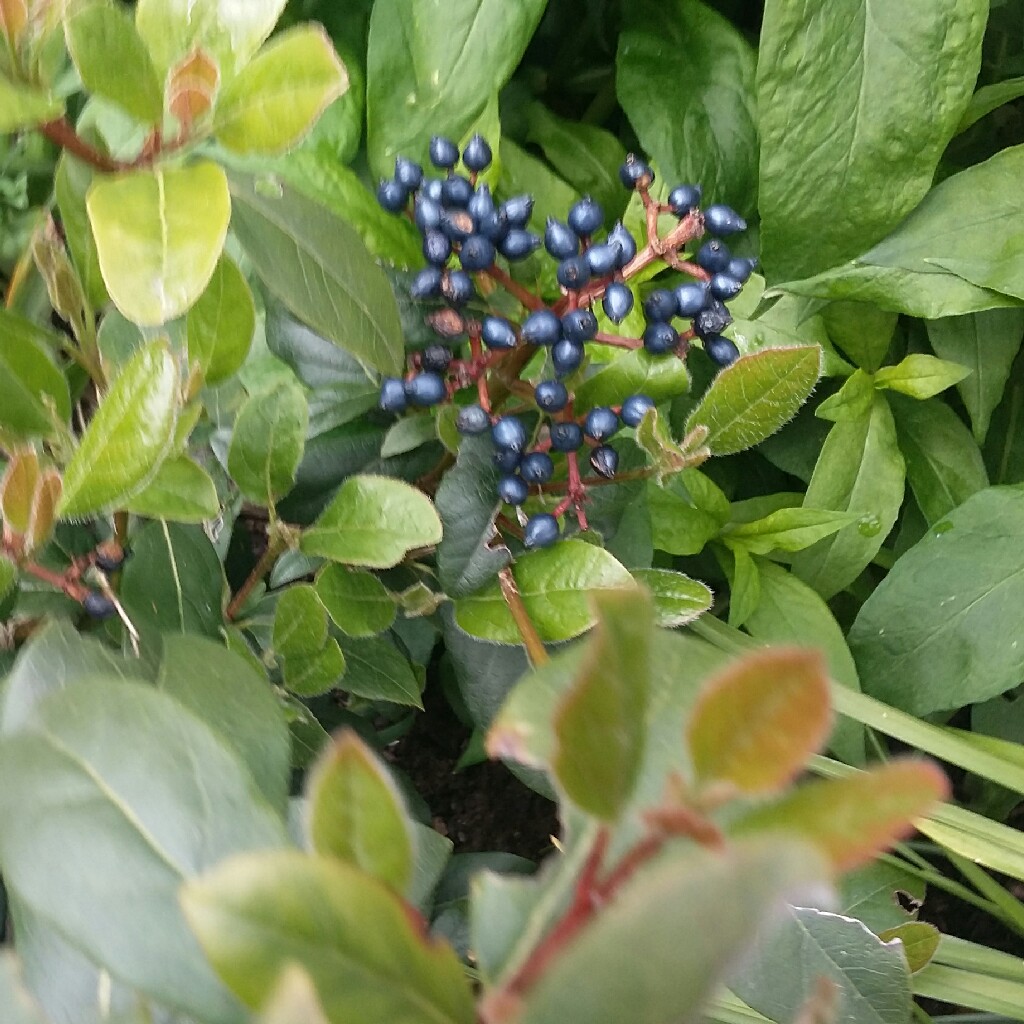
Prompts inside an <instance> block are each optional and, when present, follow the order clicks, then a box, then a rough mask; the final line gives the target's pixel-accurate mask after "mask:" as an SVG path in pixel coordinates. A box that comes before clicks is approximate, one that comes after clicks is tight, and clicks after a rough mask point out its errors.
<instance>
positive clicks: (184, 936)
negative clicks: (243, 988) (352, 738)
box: [0, 676, 286, 1024]
mask: <svg viewBox="0 0 1024 1024" xmlns="http://www.w3.org/2000/svg"><path fill="white" fill-rule="evenodd" d="M143 763H144V764H145V765H146V771H145V772H140V771H139V770H138V766H139V765H140V764H143ZM0 765H2V766H3V768H2V771H3V777H4V779H5V780H7V782H8V785H6V786H5V787H4V788H3V791H2V792H0V815H2V817H3V820H4V821H5V822H6V823H7V827H5V828H4V830H3V834H2V836H0V863H2V865H3V872H4V881H5V883H6V885H7V886H8V889H9V891H11V892H12V893H13V894H14V895H16V896H17V898H18V899H19V900H20V901H22V902H23V903H24V905H26V906H27V907H29V908H31V910H32V911H33V912H34V913H36V914H38V915H40V916H41V917H42V918H44V919H49V920H51V921H59V922H60V929H61V933H62V935H63V936H64V937H65V938H66V939H68V941H70V942H71V943H72V944H74V945H75V946H78V947H79V948H82V949H88V950H89V953H90V956H92V957H94V958H95V959H96V961H97V962H98V963H99V964H100V965H102V966H103V967H105V968H106V969H107V970H108V971H109V972H110V974H111V975H113V976H114V977H116V978H118V979H119V980H121V981H124V982H126V983H128V984H130V985H133V986H134V987H136V988H138V989H140V990H141V991H143V992H145V993H146V994H148V995H149V996H151V997H152V998H154V999H156V1000H159V1001H160V1002H161V1003H165V1004H167V1005H168V1006H171V1007H175V1008H178V1009H180V1010H183V1011H184V1012H185V1013H187V1014H189V1015H190V1016H195V1017H197V1018H200V1019H202V1020H208V1021H210V1022H211V1024H237V1022H239V1021H240V1020H241V1019H242V1012H241V1008H240V1007H239V1006H238V1004H237V1003H236V1002H235V1000H234V999H233V998H232V997H231V996H230V994H229V993H228V992H227V991H226V990H225V989H224V988H223V987H222V986H221V984H220V983H219V982H218V981H217V979H216V978H215V976H214V974H213V972H212V971H211V970H210V967H209V964H208V963H207V962H206V960H205V958H204V957H203V956H202V953H201V952H200V950H199V949H198V947H197V946H196V944H195V942H194V940H192V938H191V936H190V935H189V932H188V929H187V927H186V925H185V921H184V919H183V918H182V914H181V911H180V909H179V906H178V899H177V896H178V887H179V885H180V884H181V882H182V880H183V879H184V878H187V877H189V876H191V875H193V874H195V873H197V872H199V871H201V870H203V869H204V868H205V867H208V866H210V865H212V864H214V863H216V862H218V861H220V860H222V859H223V858H224V857H226V856H228V855H230V854H232V853H235V852H239V851H242V850H247V849H258V848H265V847H273V846H283V845H284V844H285V842H286V839H285V834H284V827H283V825H282V823H281V819H280V818H279V817H278V816H277V815H276V814H275V813H274V812H273V811H272V810H271V809H270V807H269V805H267V804H266V803H265V802H264V800H263V798H262V796H261V795H260V793H259V792H258V790H257V789H256V786H255V783H254V782H253V780H252V777H251V776H250V775H249V773H248V772H247V771H246V769H245V768H244V767H243V766H242V764H241V762H240V761H239V760H238V759H237V758H236V757H235V755H234V754H233V753H232V752H231V751H230V750H229V749H228V748H227V747H226V746H225V745H224V744H223V743H222V742H221V740H220V739H219V738H218V737H217V735H216V734H215V733H214V732H212V731H211V730H210V729H209V728H208V727H207V726H206V725H205V724H204V723H203V722H201V721H200V720H199V719H198V718H196V717H195V716H194V715H193V714H191V713H190V712H189V711H187V710H186V709H185V708H184V707H183V706H182V705H181V704H179V703H178V702H177V701H175V700H173V699H172V698H170V697H168V696H167V695H165V694H163V693H159V692H157V691H156V690H153V689H151V688H149V687H147V686H142V685H139V684H138V683H126V682H115V681H112V680H111V679H109V678H104V677H102V676H96V677H93V678H92V679H91V680H89V682H88V684H87V685H81V686H72V687H69V688H68V689H66V690H64V691H62V692H60V693H56V694H54V695H53V696H51V697H50V698H49V699H48V700H46V701H45V702H43V703H42V704H41V705H39V707H38V708H37V709H36V711H35V712H34V714H33V716H32V719H31V720H30V721H29V722H28V723H27V724H26V725H25V726H24V727H23V728H22V729H21V730H20V731H19V732H18V733H16V734H14V735H13V736H9V737H7V738H5V739H4V740H3V742H2V743H0ZM200 766H201V773H200ZM45 850H63V851H67V850H74V852H75V856H74V857H70V858H69V857H64V856H61V857H57V858H56V859H55V858H53V857H46V856H41V855H40V852H41V851H45ZM126 890H131V891H132V892H135V893H138V894H139V895H138V898H137V899H135V900H126V899H125V898H124V894H125V892H126ZM140 911H142V912H140Z"/></svg>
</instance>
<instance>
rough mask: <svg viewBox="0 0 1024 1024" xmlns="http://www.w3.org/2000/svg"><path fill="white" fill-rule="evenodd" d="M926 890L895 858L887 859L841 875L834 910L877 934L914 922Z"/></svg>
mask: <svg viewBox="0 0 1024 1024" xmlns="http://www.w3.org/2000/svg"><path fill="white" fill-rule="evenodd" d="M926 888H927V887H926V885H925V883H924V881H923V880H922V879H920V878H918V877H917V875H915V874H912V873H911V871H910V870H905V869H904V868H902V867H901V866H900V862H899V861H898V860H897V859H896V858H895V857H886V858H882V859H879V860H877V861H874V862H873V863H871V864H865V865H864V867H861V868H857V869H856V870H854V871H850V872H849V873H847V874H845V875H844V876H843V878H842V880H841V881H840V883H839V902H838V903H837V907H838V910H839V913H841V914H843V915H844V916H845V917H855V918H857V919H858V920H859V921H863V922H864V924H866V925H867V926H868V927H869V928H870V929H871V930H872V931H873V932H874V933H875V934H876V935H877V934H878V933H879V932H880V931H883V930H884V929H886V928H897V927H899V926H900V925H902V924H908V923H910V922H911V921H913V920H914V918H915V917H916V915H917V911H916V910H915V909H914V908H915V907H919V906H920V905H921V904H922V903H924V899H925V894H926ZM901 895H902V899H901V898H900V896H901Z"/></svg>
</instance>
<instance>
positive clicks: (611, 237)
mask: <svg viewBox="0 0 1024 1024" xmlns="http://www.w3.org/2000/svg"><path fill="white" fill-rule="evenodd" d="M608 241H609V242H611V243H613V244H614V245H618V247H619V260H618V266H619V269H620V270H621V269H622V268H623V267H624V266H625V265H626V264H627V263H628V262H629V261H630V260H631V259H632V258H633V257H634V256H635V255H636V239H635V238H633V236H632V235H631V234H630V233H629V232H628V231H627V230H626V229H625V227H623V225H622V221H621V220H617V221H616V222H615V225H614V227H612V229H611V231H609V232H608Z"/></svg>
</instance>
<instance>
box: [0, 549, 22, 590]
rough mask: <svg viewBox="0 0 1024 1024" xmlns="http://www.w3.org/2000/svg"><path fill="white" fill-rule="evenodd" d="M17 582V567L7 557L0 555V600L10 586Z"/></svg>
mask: <svg viewBox="0 0 1024 1024" xmlns="http://www.w3.org/2000/svg"><path fill="white" fill-rule="evenodd" d="M17 582H18V567H17V566H16V565H15V564H14V563H13V562H12V561H11V560H10V559H9V558H8V557H7V555H0V600H3V599H4V598H5V597H6V596H7V595H8V594H9V593H10V592H11V588H12V587H13V586H14V585H15V583H17Z"/></svg>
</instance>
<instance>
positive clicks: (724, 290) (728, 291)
mask: <svg viewBox="0 0 1024 1024" xmlns="http://www.w3.org/2000/svg"><path fill="white" fill-rule="evenodd" d="M710 288H711V294H712V295H714V297H715V298H716V299H722V300H723V301H724V300H726V299H734V298H736V296H737V295H739V293H740V292H741V291H743V283H742V282H741V281H737V280H736V278H735V277H730V276H729V275H728V274H715V275H714V276H713V277H712V278H711V284H710Z"/></svg>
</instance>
